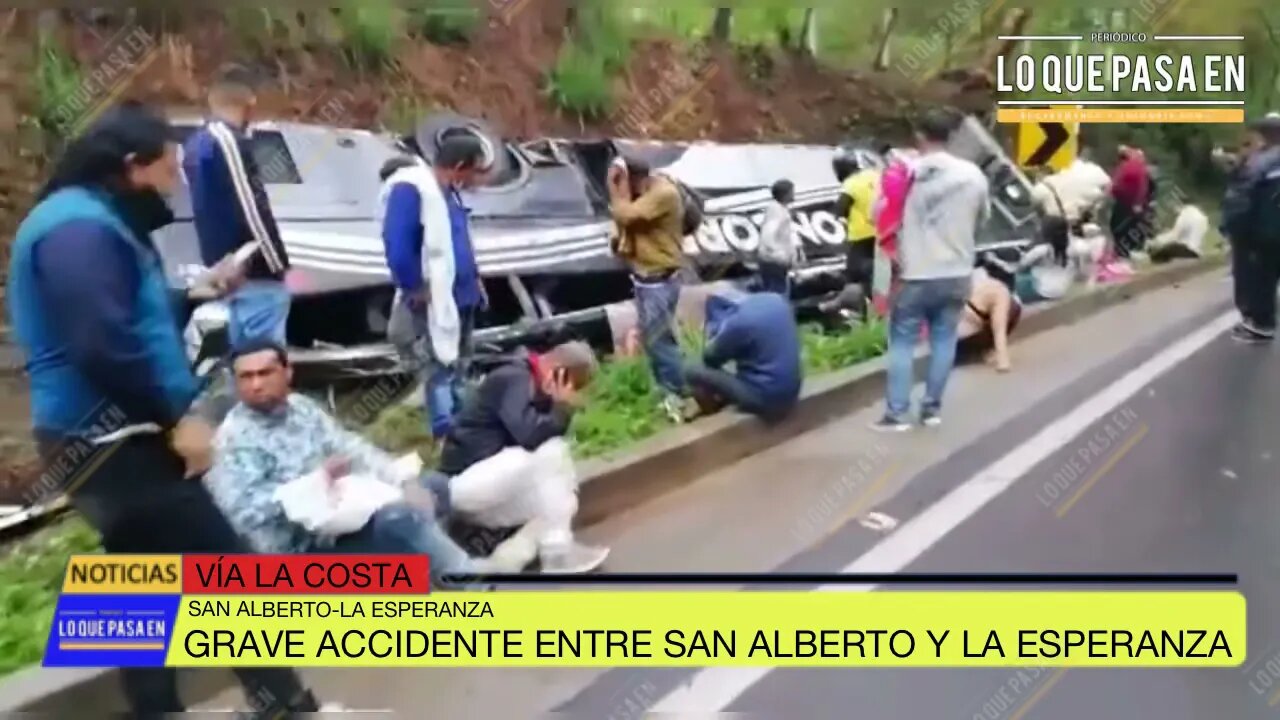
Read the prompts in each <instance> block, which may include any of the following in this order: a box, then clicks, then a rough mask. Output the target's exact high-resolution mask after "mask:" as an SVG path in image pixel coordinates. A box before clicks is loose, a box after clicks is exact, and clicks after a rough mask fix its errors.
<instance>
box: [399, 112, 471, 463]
mask: <svg viewBox="0 0 1280 720" xmlns="http://www.w3.org/2000/svg"><path fill="white" fill-rule="evenodd" d="M485 160H486V159H485V152H484V147H483V146H482V145H481V144H480V142H479V141H478V140H476V139H475V138H473V137H470V136H452V137H448V138H446V139H445V140H444V141H443V142H442V143H441V145H440V149H439V152H438V153H437V154H436V157H435V165H434V166H428V165H427V164H426V163H425V162H423V161H422V160H421V159H419V158H409V159H408V160H400V159H396V160H392V161H391V162H389V163H388V164H387V166H386V167H385V168H384V178H383V189H382V197H381V201H382V207H383V220H382V240H383V244H384V246H385V249H386V255H387V267H388V268H389V269H390V270H391V278H392V281H393V282H394V283H395V286H396V298H395V301H394V304H393V306H392V309H391V318H390V321H389V327H388V336H389V337H390V339H391V341H392V342H393V343H395V344H396V345H397V346H399V347H401V348H402V351H406V349H407V348H413V347H415V346H417V347H418V349H417V350H416V351H409V352H411V353H412V354H413V355H416V356H417V359H418V360H420V361H421V362H422V364H423V366H424V377H423V383H424V387H425V391H426V406H427V408H426V409H427V416H428V418H429V423H430V430H431V434H432V436H434V437H435V438H436V439H437V440H440V439H443V438H444V436H445V435H446V434H448V432H449V428H450V427H451V425H452V422H453V415H454V412H455V410H456V408H457V406H458V404H459V402H460V397H461V392H462V380H463V378H464V377H465V376H466V371H467V365H468V363H469V361H470V356H471V352H472V346H471V333H472V330H473V328H474V327H475V319H476V314H477V312H478V311H479V310H480V309H482V308H483V307H484V306H486V305H487V304H488V296H487V295H486V293H485V290H484V284H483V282H482V281H481V278H480V272H479V269H478V267H477V265H476V256H475V249H474V247H472V244H471V231H470V219H469V218H470V210H468V209H467V207H466V206H465V205H464V204H463V202H462V195H461V192H462V191H463V190H466V189H468V188H471V187H474V186H475V185H476V184H478V183H479V181H480V178H481V177H482V176H483V174H484V173H485V171H486V167H485Z"/></svg>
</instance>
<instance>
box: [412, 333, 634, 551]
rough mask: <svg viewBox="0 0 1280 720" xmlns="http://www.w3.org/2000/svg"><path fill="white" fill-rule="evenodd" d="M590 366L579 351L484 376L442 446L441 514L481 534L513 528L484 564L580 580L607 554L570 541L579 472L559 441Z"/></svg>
mask: <svg viewBox="0 0 1280 720" xmlns="http://www.w3.org/2000/svg"><path fill="white" fill-rule="evenodd" d="M597 369H598V365H597V363H596V359H595V355H594V353H592V351H591V348H590V347H588V346H587V345H586V344H585V343H581V342H570V343H565V344H562V345H558V346H556V347H555V348H553V349H552V350H551V351H550V352H547V353H545V354H534V353H530V354H528V355H526V356H524V357H521V358H519V359H517V360H516V361H514V362H511V363H508V364H506V365H503V366H502V367H499V368H498V369H496V370H494V371H492V372H490V373H489V374H488V375H487V376H486V377H485V379H484V381H483V382H481V383H480V386H479V387H478V388H476V390H475V391H474V392H473V393H472V394H471V395H470V396H469V397H468V398H467V399H466V401H465V402H464V403H463V405H462V409H461V411H459V412H458V414H457V416H456V417H455V420H454V425H453V427H452V428H451V429H450V430H449V434H448V435H447V436H446V438H445V444H444V450H443V452H442V454H441V457H440V472H442V473H443V474H444V475H446V476H448V481H447V483H444V485H445V487H443V488H437V494H438V495H442V496H444V497H443V498H442V499H443V501H444V502H443V503H442V504H443V505H445V506H447V507H448V508H449V511H450V512H451V513H454V514H456V515H458V516H460V517H463V518H465V519H466V520H468V521H470V522H472V523H474V524H476V525H480V526H482V527H486V528H493V529H506V528H512V527H519V528H520V531H519V532H517V533H516V534H515V535H514V536H512V537H511V538H509V539H507V540H506V541H504V542H503V543H502V544H501V545H499V546H498V547H497V548H496V549H495V550H494V551H493V554H492V557H495V558H501V560H502V562H503V564H504V565H506V564H516V565H521V566H522V565H525V564H528V563H529V562H532V561H533V559H534V558H535V557H537V558H538V559H539V560H540V561H541V565H542V569H543V571H545V572H554V573H585V572H590V571H592V570H594V569H596V568H597V567H599V566H600V565H601V564H602V563H603V562H604V561H605V558H607V557H608V555H609V549H608V548H605V547H590V546H586V545H581V544H579V543H578V542H576V541H575V540H574V537H573V529H572V525H573V517H574V515H576V514H577V512H578V473H577V470H576V469H575V468H574V464H573V457H572V455H571V454H570V451H569V443H568V442H567V441H566V440H565V437H564V436H565V433H567V432H568V430H569V423H570V421H571V420H572V418H573V413H574V411H575V410H576V409H577V408H578V407H580V406H581V396H580V395H579V393H580V391H581V390H582V389H583V388H585V387H586V386H587V385H588V384H589V383H590V382H591V379H592V377H593V376H594V375H595V373H596V370H597Z"/></svg>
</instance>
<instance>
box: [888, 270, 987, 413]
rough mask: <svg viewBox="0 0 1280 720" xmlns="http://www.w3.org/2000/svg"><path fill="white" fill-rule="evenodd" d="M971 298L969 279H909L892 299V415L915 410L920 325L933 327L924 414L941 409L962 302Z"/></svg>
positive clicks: (890, 328)
mask: <svg viewBox="0 0 1280 720" xmlns="http://www.w3.org/2000/svg"><path fill="white" fill-rule="evenodd" d="M968 299H969V278H968V277H962V278H944V279H940V280H907V281H904V282H903V283H902V287H901V288H900V289H899V290H898V292H897V294H896V295H895V296H894V298H893V305H892V307H891V309H890V311H889V387H888V397H887V398H886V400H887V402H886V404H887V405H888V415H889V417H890V418H892V419H894V420H905V419H906V416H907V413H908V412H909V411H910V409H911V386H912V385H914V384H915V373H914V368H913V367H912V365H913V363H912V355H913V354H914V351H915V347H916V342H917V341H918V340H919V338H920V327H921V325H927V326H928V328H929V370H928V374H927V375H926V376H925V392H924V402H923V403H922V405H921V408H922V409H923V410H924V411H925V412H932V413H936V412H938V411H939V410H940V409H941V408H942V393H943V391H945V390H946V388H947V378H949V377H950V376H951V368H952V367H953V366H954V365H955V361H956V334H957V331H958V329H959V325H960V316H961V314H962V313H963V312H964V304H965V302H966V301H967V300H968Z"/></svg>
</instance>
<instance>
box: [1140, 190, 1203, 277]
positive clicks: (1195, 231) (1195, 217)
mask: <svg viewBox="0 0 1280 720" xmlns="http://www.w3.org/2000/svg"><path fill="white" fill-rule="evenodd" d="M1208 233H1209V216H1207V215H1205V214H1204V211H1202V210H1201V209H1200V208H1198V207H1196V206H1195V205H1190V204H1187V205H1183V206H1182V209H1181V210H1179V211H1178V217H1177V218H1176V219H1175V220H1174V221H1173V227H1171V228H1169V229H1168V230H1166V231H1164V232H1162V233H1160V234H1159V235H1157V236H1156V237H1155V238H1153V239H1152V240H1151V262H1155V263H1164V262H1169V261H1170V260H1178V259H1191V260H1194V259H1196V258H1199V257H1200V255H1201V253H1202V252H1203V250H1204V237H1205V235H1207V234H1208Z"/></svg>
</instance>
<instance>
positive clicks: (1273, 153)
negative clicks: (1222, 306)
mask: <svg viewBox="0 0 1280 720" xmlns="http://www.w3.org/2000/svg"><path fill="white" fill-rule="evenodd" d="M1250 130H1251V132H1252V133H1253V134H1254V136H1255V138H1254V140H1255V142H1256V143H1257V144H1256V145H1255V146H1256V147H1257V149H1256V150H1255V151H1254V152H1253V153H1252V154H1251V155H1250V156H1249V157H1248V158H1245V159H1243V161H1242V162H1241V163H1240V165H1239V166H1238V167H1237V169H1236V170H1235V171H1234V172H1233V173H1232V177H1231V182H1230V183H1229V184H1228V186H1227V192H1226V196H1225V197H1224V198H1223V201H1222V228H1221V229H1222V234H1223V235H1226V236H1227V238H1228V239H1229V240H1230V241H1231V269H1232V275H1233V276H1234V277H1235V302H1236V308H1237V309H1238V310H1239V311H1240V324H1238V325H1236V327H1235V328H1234V329H1233V330H1232V337H1233V338H1235V339H1236V340H1239V341H1241V342H1245V343H1250V344H1265V343H1269V342H1271V341H1272V340H1273V339H1274V338H1275V333H1276V283H1277V282H1278V281H1280V202H1277V197H1280V115H1275V114H1272V115H1268V116H1266V117H1265V118H1263V119H1262V120H1259V121H1258V122H1257V123H1256V124H1254V125H1253V127H1252V128H1251V129H1250Z"/></svg>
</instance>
